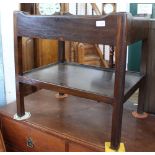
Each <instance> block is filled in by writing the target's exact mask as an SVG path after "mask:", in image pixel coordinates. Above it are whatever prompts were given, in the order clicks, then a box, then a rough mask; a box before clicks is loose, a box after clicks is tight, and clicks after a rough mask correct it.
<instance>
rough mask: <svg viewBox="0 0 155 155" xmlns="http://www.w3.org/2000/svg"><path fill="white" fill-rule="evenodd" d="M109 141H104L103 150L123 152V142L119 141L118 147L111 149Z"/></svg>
mask: <svg viewBox="0 0 155 155" xmlns="http://www.w3.org/2000/svg"><path fill="white" fill-rule="evenodd" d="M110 146H111V144H110V142H105V152H125V145H124V143H120V147H119V149H118V150H113V149H111V147H110Z"/></svg>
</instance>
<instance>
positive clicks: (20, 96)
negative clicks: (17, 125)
mask: <svg viewBox="0 0 155 155" xmlns="http://www.w3.org/2000/svg"><path fill="white" fill-rule="evenodd" d="M16 90H17V91H16V102H17V115H18V116H19V117H22V116H24V115H25V106H24V84H23V83H20V82H19V83H18V84H17V86H16Z"/></svg>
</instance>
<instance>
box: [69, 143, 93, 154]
mask: <svg viewBox="0 0 155 155" xmlns="http://www.w3.org/2000/svg"><path fill="white" fill-rule="evenodd" d="M69 152H93V150H91V149H89V148H88V147H85V146H82V145H80V144H77V143H72V142H71V143H69Z"/></svg>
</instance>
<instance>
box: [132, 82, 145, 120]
mask: <svg viewBox="0 0 155 155" xmlns="http://www.w3.org/2000/svg"><path fill="white" fill-rule="evenodd" d="M144 82H145V81H144ZM144 82H143V83H141V85H140V87H139V96H138V107H137V111H134V112H132V115H133V117H135V118H139V119H144V118H147V117H148V114H147V113H145V112H144V105H145V85H144Z"/></svg>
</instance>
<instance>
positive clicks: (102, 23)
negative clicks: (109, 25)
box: [96, 20, 105, 27]
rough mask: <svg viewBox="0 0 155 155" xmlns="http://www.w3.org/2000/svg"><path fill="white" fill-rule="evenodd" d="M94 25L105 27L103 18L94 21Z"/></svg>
mask: <svg viewBox="0 0 155 155" xmlns="http://www.w3.org/2000/svg"><path fill="white" fill-rule="evenodd" d="M96 27H105V21H104V20H100V21H96Z"/></svg>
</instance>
